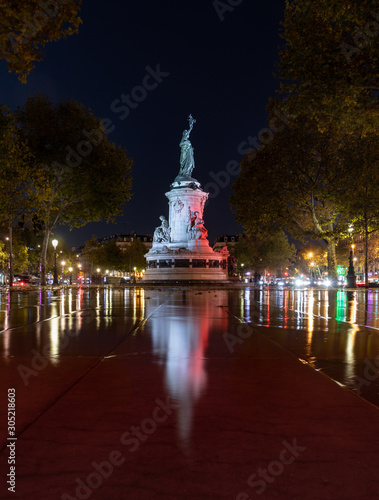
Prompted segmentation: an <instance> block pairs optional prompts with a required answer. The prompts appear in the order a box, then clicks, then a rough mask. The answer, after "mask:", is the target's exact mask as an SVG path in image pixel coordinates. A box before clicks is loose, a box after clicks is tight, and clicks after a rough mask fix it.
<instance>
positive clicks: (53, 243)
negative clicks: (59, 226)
mask: <svg viewBox="0 0 379 500" xmlns="http://www.w3.org/2000/svg"><path fill="white" fill-rule="evenodd" d="M51 243H52V245H53V247H54V281H53V283H54V285H58V274H57V252H56V250H57V246H58V240H53V241H52V242H51Z"/></svg>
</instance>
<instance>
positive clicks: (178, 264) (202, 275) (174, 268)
mask: <svg viewBox="0 0 379 500" xmlns="http://www.w3.org/2000/svg"><path fill="white" fill-rule="evenodd" d="M146 260H147V262H146V264H147V265H146V273H145V274H144V277H143V281H144V282H149V281H150V282H161V281H164V282H167V281H171V282H176V281H186V282H214V281H217V282H221V281H223V282H227V281H228V258H227V255H225V253H224V254H222V253H219V252H214V251H213V250H212V249H211V248H208V250H207V251H205V252H204V251H199V252H191V251H188V250H182V251H181V250H178V251H176V250H174V251H168V252H160V253H156V254H151V253H149V254H148V255H147V256H146Z"/></svg>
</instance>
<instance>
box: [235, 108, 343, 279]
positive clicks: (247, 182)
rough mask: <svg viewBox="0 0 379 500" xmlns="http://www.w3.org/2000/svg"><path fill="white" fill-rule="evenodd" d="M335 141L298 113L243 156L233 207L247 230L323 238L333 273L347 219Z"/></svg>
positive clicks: (297, 237)
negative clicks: (267, 139) (339, 242)
mask: <svg viewBox="0 0 379 500" xmlns="http://www.w3.org/2000/svg"><path fill="white" fill-rule="evenodd" d="M339 148H340V144H339V143H338V142H335V141H334V140H333V136H332V135H331V136H325V134H323V133H322V132H320V131H319V130H318V128H317V125H316V124H315V122H314V121H312V120H310V119H308V118H306V117H304V116H298V117H297V118H292V119H291V120H290V121H289V122H288V126H287V127H285V128H284V129H282V130H281V131H279V132H277V133H276V134H275V136H274V137H273V140H272V141H271V143H270V144H267V145H266V146H265V148H264V149H262V150H260V151H258V152H253V153H251V154H250V155H248V156H246V157H245V158H244V160H243V162H242V171H241V173H240V175H239V176H238V178H237V179H236V181H235V182H234V184H233V188H234V192H235V195H234V196H233V197H232V200H231V201H232V207H233V209H234V211H235V212H236V214H237V221H238V222H239V223H241V224H242V225H243V227H244V228H245V230H246V232H247V234H248V235H253V234H256V233H262V232H263V233H266V234H267V233H270V232H275V231H277V230H279V229H280V228H285V229H286V230H287V231H288V232H289V233H290V234H291V235H292V236H293V237H294V238H296V239H298V240H300V241H307V240H308V239H309V238H310V239H313V240H317V239H321V240H324V241H325V243H326V244H327V246H328V267H329V274H330V276H332V277H335V275H336V258H335V245H336V242H337V241H338V238H339V237H340V236H341V235H345V234H346V231H347V227H348V223H349V219H348V218H346V216H345V215H344V213H343V200H342V197H340V196H338V195H339V193H340V192H341V189H342V188H343V185H342V186H341V183H343V182H344V181H345V180H344V178H343V173H344V171H343V170H342V169H340V168H337V167H339V164H340V160H339V159H338V154H339Z"/></svg>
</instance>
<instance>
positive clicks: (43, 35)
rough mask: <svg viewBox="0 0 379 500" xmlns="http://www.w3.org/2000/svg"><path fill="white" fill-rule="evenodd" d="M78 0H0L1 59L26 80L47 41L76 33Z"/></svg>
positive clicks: (78, 22)
mask: <svg viewBox="0 0 379 500" xmlns="http://www.w3.org/2000/svg"><path fill="white" fill-rule="evenodd" d="M80 6H81V0H64V1H63V0H50V1H40V0H28V1H25V0H1V1H0V18H1V32H0V58H1V59H5V60H6V61H7V63H8V68H9V71H12V72H14V73H16V74H17V76H18V78H19V80H20V81H21V82H23V83H26V80H27V76H28V75H29V74H30V72H31V71H32V70H33V68H34V63H35V62H36V61H41V60H42V58H43V48H44V46H45V44H46V43H48V42H53V41H57V40H59V39H61V38H65V37H67V36H69V35H73V34H74V33H77V32H78V29H79V25H80V23H81V19H80V17H79V16H78V13H79V10H80Z"/></svg>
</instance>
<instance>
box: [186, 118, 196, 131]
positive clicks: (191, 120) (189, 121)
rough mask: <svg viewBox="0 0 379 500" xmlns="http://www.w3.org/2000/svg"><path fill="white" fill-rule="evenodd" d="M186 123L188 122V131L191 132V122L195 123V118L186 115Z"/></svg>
mask: <svg viewBox="0 0 379 500" xmlns="http://www.w3.org/2000/svg"><path fill="white" fill-rule="evenodd" d="M188 123H189V131H188V132H189V133H190V132H191V130H192V129H193V124H194V123H196V120H195V119H194V117H193V116H192V115H189V117H188Z"/></svg>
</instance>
